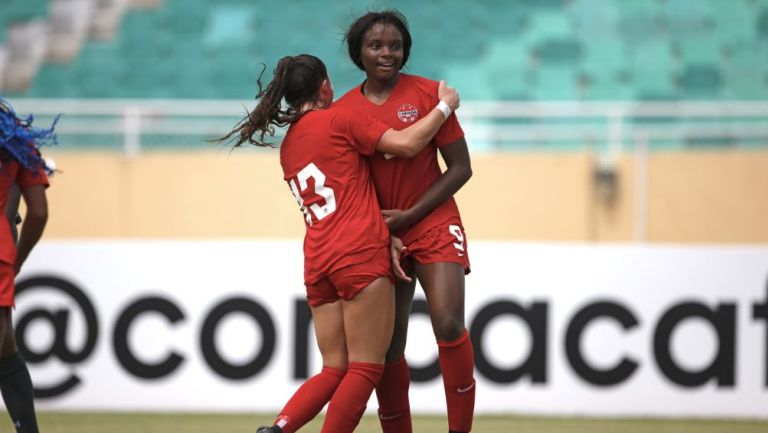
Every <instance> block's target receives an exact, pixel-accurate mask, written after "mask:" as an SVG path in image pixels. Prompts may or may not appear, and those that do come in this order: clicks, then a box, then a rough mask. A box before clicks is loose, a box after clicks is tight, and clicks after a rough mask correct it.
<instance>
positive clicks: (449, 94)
mask: <svg viewBox="0 0 768 433" xmlns="http://www.w3.org/2000/svg"><path fill="white" fill-rule="evenodd" d="M437 97H438V98H439V99H440V100H441V101H443V102H445V103H446V104H448V106H449V107H451V110H453V111H456V110H457V109H458V108H459V105H460V104H461V98H459V92H457V91H456V89H454V88H453V87H450V86H448V85H447V84H445V80H440V84H439V85H438V86H437Z"/></svg>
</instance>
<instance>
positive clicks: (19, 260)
mask: <svg viewBox="0 0 768 433" xmlns="http://www.w3.org/2000/svg"><path fill="white" fill-rule="evenodd" d="M21 195H22V197H23V198H24V204H25V205H26V206H27V212H26V215H25V217H24V220H23V222H22V224H21V233H20V234H19V242H18V244H17V245H16V251H17V254H16V263H15V264H14V267H13V268H14V271H15V272H16V274H18V273H19V270H20V269H21V266H22V265H23V264H24V261H25V260H27V256H29V253H30V252H31V251H32V248H33V247H34V246H35V245H36V244H37V241H39V240H40V237H41V236H42V235H43V230H44V229H45V223H46V222H47V221H48V201H47V199H46V196H45V186H44V185H33V186H30V187H28V188H25V189H24V190H22V191H21Z"/></svg>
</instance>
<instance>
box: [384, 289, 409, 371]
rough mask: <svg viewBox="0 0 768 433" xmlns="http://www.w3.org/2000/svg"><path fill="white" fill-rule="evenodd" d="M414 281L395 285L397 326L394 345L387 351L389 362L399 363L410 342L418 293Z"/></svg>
mask: <svg viewBox="0 0 768 433" xmlns="http://www.w3.org/2000/svg"><path fill="white" fill-rule="evenodd" d="M411 278H412V280H411V281H410V282H408V281H397V283H396V284H395V326H394V332H393V334H392V343H390V345H389V350H387V358H386V361H387V362H395V361H399V360H400V359H401V358H402V357H403V356H404V355H405V345H406V342H407V340H408V320H409V319H410V316H411V305H412V304H413V295H414V293H415V291H416V278H415V275H411Z"/></svg>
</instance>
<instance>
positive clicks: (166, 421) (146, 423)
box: [0, 412, 768, 433]
mask: <svg viewBox="0 0 768 433" xmlns="http://www.w3.org/2000/svg"><path fill="white" fill-rule="evenodd" d="M272 420H273V416H272V415H264V414H251V415H244V414H215V415H214V414H146V413H59V412H44V413H40V414H39V423H40V431H41V432H42V433H97V432H98V433H171V432H179V433H220V432H227V433H229V432H232V433H235V432H243V433H253V432H254V431H255V430H256V427H257V426H259V425H261V424H269V423H270V422H271V421H272ZM321 425H322V418H317V419H315V420H314V421H313V422H312V423H310V424H309V425H307V426H305V427H304V428H303V429H302V430H301V431H302V432H318V431H320V426H321ZM380 431H381V430H380V429H379V425H378V420H377V419H376V418H375V417H373V416H366V417H364V418H363V420H362V422H361V423H360V426H359V427H358V428H357V430H356V432H358V433H379V432H380ZM414 431H415V432H417V433H445V432H447V431H448V428H447V426H446V421H445V418H444V417H441V416H418V417H416V418H415V419H414ZM473 431H474V432H476V433H603V432H604V433H721V432H723V433H725V432H729V433H730V432H738V433H753V432H754V433H758V432H759V433H765V432H768V421H733V420H683V419H627V418H622V419H587V418H553V417H522V416H478V417H477V418H476V419H475V424H474V428H473ZM6 432H7V433H13V427H12V426H11V423H10V421H9V420H8V418H7V417H4V418H3V419H0V433H6Z"/></svg>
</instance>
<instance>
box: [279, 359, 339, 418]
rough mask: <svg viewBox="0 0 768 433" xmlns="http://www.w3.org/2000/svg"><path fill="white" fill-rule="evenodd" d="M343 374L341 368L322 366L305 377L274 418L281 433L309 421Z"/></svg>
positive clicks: (328, 396)
mask: <svg viewBox="0 0 768 433" xmlns="http://www.w3.org/2000/svg"><path fill="white" fill-rule="evenodd" d="M344 374H345V372H344V371H343V370H337V369H335V368H331V367H323V370H322V371H321V372H320V373H318V374H316V375H315V376H312V377H311V378H309V379H307V381H306V382H304V384H303V385H301V386H300V387H299V389H297V390H296V392H295V393H294V394H293V397H291V399H290V400H288V403H286V404H285V407H284V408H283V410H282V411H281V412H280V416H278V417H277V419H276V420H275V425H276V426H278V427H280V428H281V429H282V430H283V433H293V432H295V431H296V430H298V429H300V428H301V427H302V426H303V425H304V424H306V423H308V422H309V421H311V420H312V418H314V417H315V416H316V415H317V414H318V413H320V411H321V410H322V409H323V407H325V404H326V403H328V400H330V399H331V397H332V396H333V393H334V392H335V391H336V388H338V387H339V384H340V383H341V381H342V379H344Z"/></svg>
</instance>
